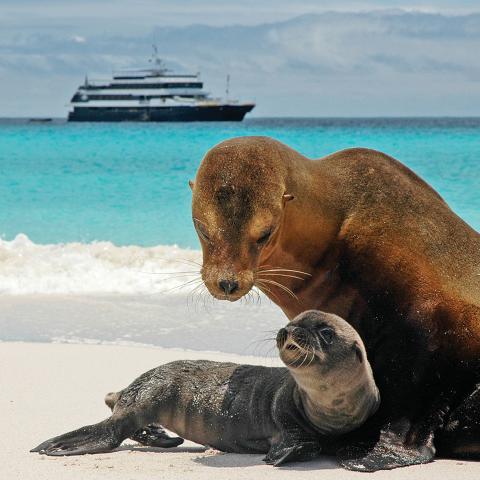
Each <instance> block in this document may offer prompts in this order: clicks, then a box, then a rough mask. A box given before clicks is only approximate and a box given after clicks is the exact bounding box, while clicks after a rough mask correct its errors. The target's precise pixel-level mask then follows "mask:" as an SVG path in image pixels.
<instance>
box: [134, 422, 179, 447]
mask: <svg viewBox="0 0 480 480" xmlns="http://www.w3.org/2000/svg"><path fill="white" fill-rule="evenodd" d="M130 438H131V439H132V440H135V441H136V442H138V443H140V444H142V445H145V446H146V447H161V448H172V447H178V446H179V445H181V444H182V443H183V438H180V437H170V436H169V435H168V433H167V432H166V431H165V430H164V429H163V427H162V426H161V425H155V424H151V425H148V426H146V427H145V428H141V429H140V430H137V431H136V432H135V433H134V434H133V435H132V436H131V437H130Z"/></svg>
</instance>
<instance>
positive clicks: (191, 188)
mask: <svg viewBox="0 0 480 480" xmlns="http://www.w3.org/2000/svg"><path fill="white" fill-rule="evenodd" d="M188 184H189V185H190V190H193V186H194V185H195V184H194V183H193V180H189V181H188Z"/></svg>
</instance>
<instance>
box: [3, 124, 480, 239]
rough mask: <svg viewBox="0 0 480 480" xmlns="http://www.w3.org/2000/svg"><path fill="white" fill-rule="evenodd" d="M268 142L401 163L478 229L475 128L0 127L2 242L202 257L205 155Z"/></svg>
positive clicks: (479, 157) (479, 144) (479, 165)
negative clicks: (199, 230) (196, 182)
mask: <svg viewBox="0 0 480 480" xmlns="http://www.w3.org/2000/svg"><path fill="white" fill-rule="evenodd" d="M241 135H269V136H271V137H274V138H276V139H278V140H280V141H282V142H285V143H287V144H288V145H290V146H291V147H293V148H295V149H297V150H298V151H300V152H301V153H303V154H304V155H306V156H308V157H311V158H316V157H321V156H323V155H326V154H328V153H331V152H334V151H336V150H340V149H342V148H348V147H353V146H364V147H369V148H375V149H379V150H382V151H384V152H386V153H388V154H390V155H392V156H394V157H396V158H397V159H398V160H400V161H402V162H404V163H405V164H407V165H408V166H409V167H410V168H412V169H413V170H414V171H415V172H416V173H418V174H419V175H420V176H422V177H423V178H424V179H425V180H427V181H428V182H429V183H430V184H432V185H433V187H434V188H436V189H437V190H438V191H439V192H440V194H441V195H442V196H443V197H444V198H445V199H446V200H447V202H448V203H449V204H450V206H451V207H452V208H453V209H454V210H455V212H456V213H457V214H459V215H460V216H461V217H462V218H464V219H465V220H466V221H467V222H468V223H470V224H471V225H472V226H473V227H474V228H476V229H477V230H478V229H480V118H476V119H453V118H441V119H247V120H246V121H244V122H243V123H186V124H132V123H118V124H67V123H64V122H60V121H59V122H54V123H51V124H32V123H27V122H25V121H7V120H5V121H0V198H1V203H0V235H1V236H2V238H3V239H4V240H11V239H13V238H14V237H15V236H16V235H17V234H18V233H24V234H26V235H27V236H28V237H29V238H30V239H31V240H32V241H33V242H34V243H36V244H47V243H49V244H50V243H63V242H82V243H88V242H91V241H94V240H109V241H111V242H113V243H114V244H116V245H140V246H152V245H171V244H177V245H179V246H180V247H192V248H198V242H197V239H196V236H195V233H194V230H193V228H192V225H191V220H190V189H189V187H188V179H190V178H193V177H194V175H195V171H196V169H197V167H198V165H199V163H200V161H201V159H202V157H203V155H204V154H205V152H206V151H207V150H208V149H209V148H211V147H212V146H214V145H215V144H216V143H218V142H220V141H222V140H224V139H227V138H230V137H234V136H241Z"/></svg>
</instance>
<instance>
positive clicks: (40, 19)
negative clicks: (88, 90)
mask: <svg viewBox="0 0 480 480" xmlns="http://www.w3.org/2000/svg"><path fill="white" fill-rule="evenodd" d="M152 43H155V44H157V45H158V48H159V51H160V54H161V56H162V57H163V58H164V59H165V61H166V62H167V64H168V65H169V67H170V68H172V69H175V70H179V71H182V72H197V71H200V72H201V73H202V79H203V80H204V82H205V86H206V89H207V90H208V91H210V92H211V93H212V94H213V95H214V96H221V95H223V94H224V90H225V78H226V75H227V74H230V77H231V88H230V91H231V95H232V96H236V97H238V98H240V99H243V100H249V99H253V100H255V101H256V102H257V108H256V109H255V110H254V114H255V116H410V115H411V116H422V115H479V114H480V55H479V49H480V1H478V0H476V1H466V0H465V1H463V0H457V1H451V0H436V1H433V0H432V1H430V2H418V1H408V0H405V1H394V0H392V1H385V0H383V1H382V0H371V1H341V0H337V1H328V0H326V1H319V0H298V1H295V2H292V1H291V0H289V1H286V0H262V1H261V2H259V1H258V0H237V1H227V0H223V1H219V0H209V1H200V0H181V1H180V0H177V1H162V0H136V1H134V2H133V1H131V0H116V1H115V0H114V1H108V2H107V1H104V0H81V1H79V0H42V1H41V2H39V1H38V0H15V1H11V0H0V86H1V88H0V117H9V116H66V113H67V111H68V101H69V99H70V98H71V96H72V95H73V93H74V91H75V89H76V88H77V87H78V85H79V84H80V83H82V81H83V78H84V76H85V74H87V73H88V75H89V78H108V77H109V76H110V75H111V72H112V70H114V69H119V68H130V67H142V66H145V64H146V62H147V60H148V57H149V55H150V53H151V45H152Z"/></svg>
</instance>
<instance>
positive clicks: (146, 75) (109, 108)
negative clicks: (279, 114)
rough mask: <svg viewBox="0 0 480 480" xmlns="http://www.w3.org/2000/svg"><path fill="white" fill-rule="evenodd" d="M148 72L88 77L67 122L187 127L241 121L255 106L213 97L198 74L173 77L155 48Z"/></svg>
mask: <svg viewBox="0 0 480 480" xmlns="http://www.w3.org/2000/svg"><path fill="white" fill-rule="evenodd" d="M151 62H152V63H153V66H152V67H151V68H148V69H144V70H125V71H122V72H117V73H114V74H113V79H112V80H111V81H109V82H91V81H89V80H88V78H87V77H86V78H85V83H84V84H83V85H81V86H80V87H79V88H78V90H77V91H76V92H75V94H74V95H73V97H72V99H71V105H72V107H73V109H72V110H71V111H70V112H69V114H68V120H69V121H77V122H80V121H83V122H119V121H142V122H149V121H150V122H189V121H241V120H243V117H244V116H245V115H246V114H247V113H248V112H250V111H251V110H252V109H253V108H254V107H255V103H253V102H246V103H241V102H239V101H238V100H231V99H229V98H228V83H229V78H228V77H227V90H226V93H227V98H226V99H224V100H222V99H219V98H212V97H210V96H209V94H208V93H207V92H205V90H204V89H203V82H202V81H201V80H200V74H199V73H197V74H195V75H185V74H176V73H172V72H170V71H169V70H168V69H167V68H165V66H164V64H163V62H162V61H161V60H160V58H158V54H157V49H156V47H154V54H153V56H152V59H151Z"/></svg>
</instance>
